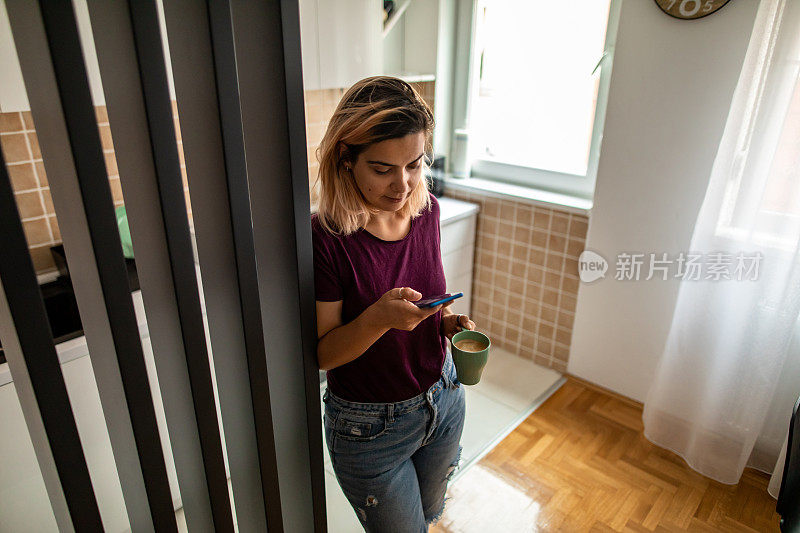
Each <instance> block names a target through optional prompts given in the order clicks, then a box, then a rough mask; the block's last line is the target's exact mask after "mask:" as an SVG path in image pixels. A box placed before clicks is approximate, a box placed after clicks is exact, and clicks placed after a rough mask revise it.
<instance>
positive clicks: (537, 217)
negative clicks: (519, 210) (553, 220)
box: [533, 208, 550, 230]
mask: <svg viewBox="0 0 800 533" xmlns="http://www.w3.org/2000/svg"><path fill="white" fill-rule="evenodd" d="M533 227H535V228H539V229H543V230H546V229H548V228H549V227H550V210H549V209H548V210H545V209H538V208H537V209H536V210H535V211H534V213H533Z"/></svg>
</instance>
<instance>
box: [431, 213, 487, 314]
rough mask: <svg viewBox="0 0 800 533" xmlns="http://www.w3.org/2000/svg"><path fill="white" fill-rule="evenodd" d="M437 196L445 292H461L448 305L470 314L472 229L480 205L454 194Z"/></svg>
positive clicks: (473, 228)
mask: <svg viewBox="0 0 800 533" xmlns="http://www.w3.org/2000/svg"><path fill="white" fill-rule="evenodd" d="M437 200H439V208H440V214H439V224H440V226H441V230H440V233H441V238H442V241H441V253H442V266H443V267H444V276H445V279H446V280H447V292H463V293H464V296H463V297H461V298H459V299H457V300H456V301H454V302H453V304H452V305H451V306H450V309H452V311H453V312H454V313H459V314H465V315H469V314H470V312H471V310H472V279H473V273H474V264H475V230H476V223H477V219H478V210H479V206H478V205H477V204H473V203H470V202H464V201H461V200H456V199H453V198H446V197H442V198H437Z"/></svg>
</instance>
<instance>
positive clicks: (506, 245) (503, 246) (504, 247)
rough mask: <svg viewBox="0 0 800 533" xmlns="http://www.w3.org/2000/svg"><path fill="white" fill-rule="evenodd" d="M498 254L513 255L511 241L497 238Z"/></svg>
mask: <svg viewBox="0 0 800 533" xmlns="http://www.w3.org/2000/svg"><path fill="white" fill-rule="evenodd" d="M497 255H499V256H503V257H511V242H510V241H507V240H505V239H498V240H497Z"/></svg>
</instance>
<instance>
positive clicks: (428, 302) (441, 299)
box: [411, 292, 464, 307]
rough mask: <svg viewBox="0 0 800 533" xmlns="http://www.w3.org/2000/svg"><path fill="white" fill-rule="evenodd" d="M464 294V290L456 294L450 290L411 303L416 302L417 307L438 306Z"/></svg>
mask: <svg viewBox="0 0 800 533" xmlns="http://www.w3.org/2000/svg"><path fill="white" fill-rule="evenodd" d="M462 296H464V293H463V292H456V293H454V294H450V293H449V292H448V293H445V294H440V295H439V296H434V297H432V298H423V299H422V300H419V301H417V302H411V303H413V304H415V305H416V306H417V307H436V306H437V305H439V304H444V303H447V302H449V301H450V300H455V299H456V298H461V297H462Z"/></svg>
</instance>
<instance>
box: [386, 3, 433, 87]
mask: <svg viewBox="0 0 800 533" xmlns="http://www.w3.org/2000/svg"><path fill="white" fill-rule="evenodd" d="M446 3H447V2H446V0H441V1H440V0H398V1H396V2H395V4H396V8H395V14H393V15H392V17H391V18H390V19H388V20H387V21H386V24H385V29H384V31H383V72H384V73H385V74H388V75H391V76H398V77H400V78H403V79H404V80H406V81H431V80H434V79H435V78H436V60H437V53H438V41H439V20H440V8H445V7H446V6H445V4H446Z"/></svg>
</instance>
